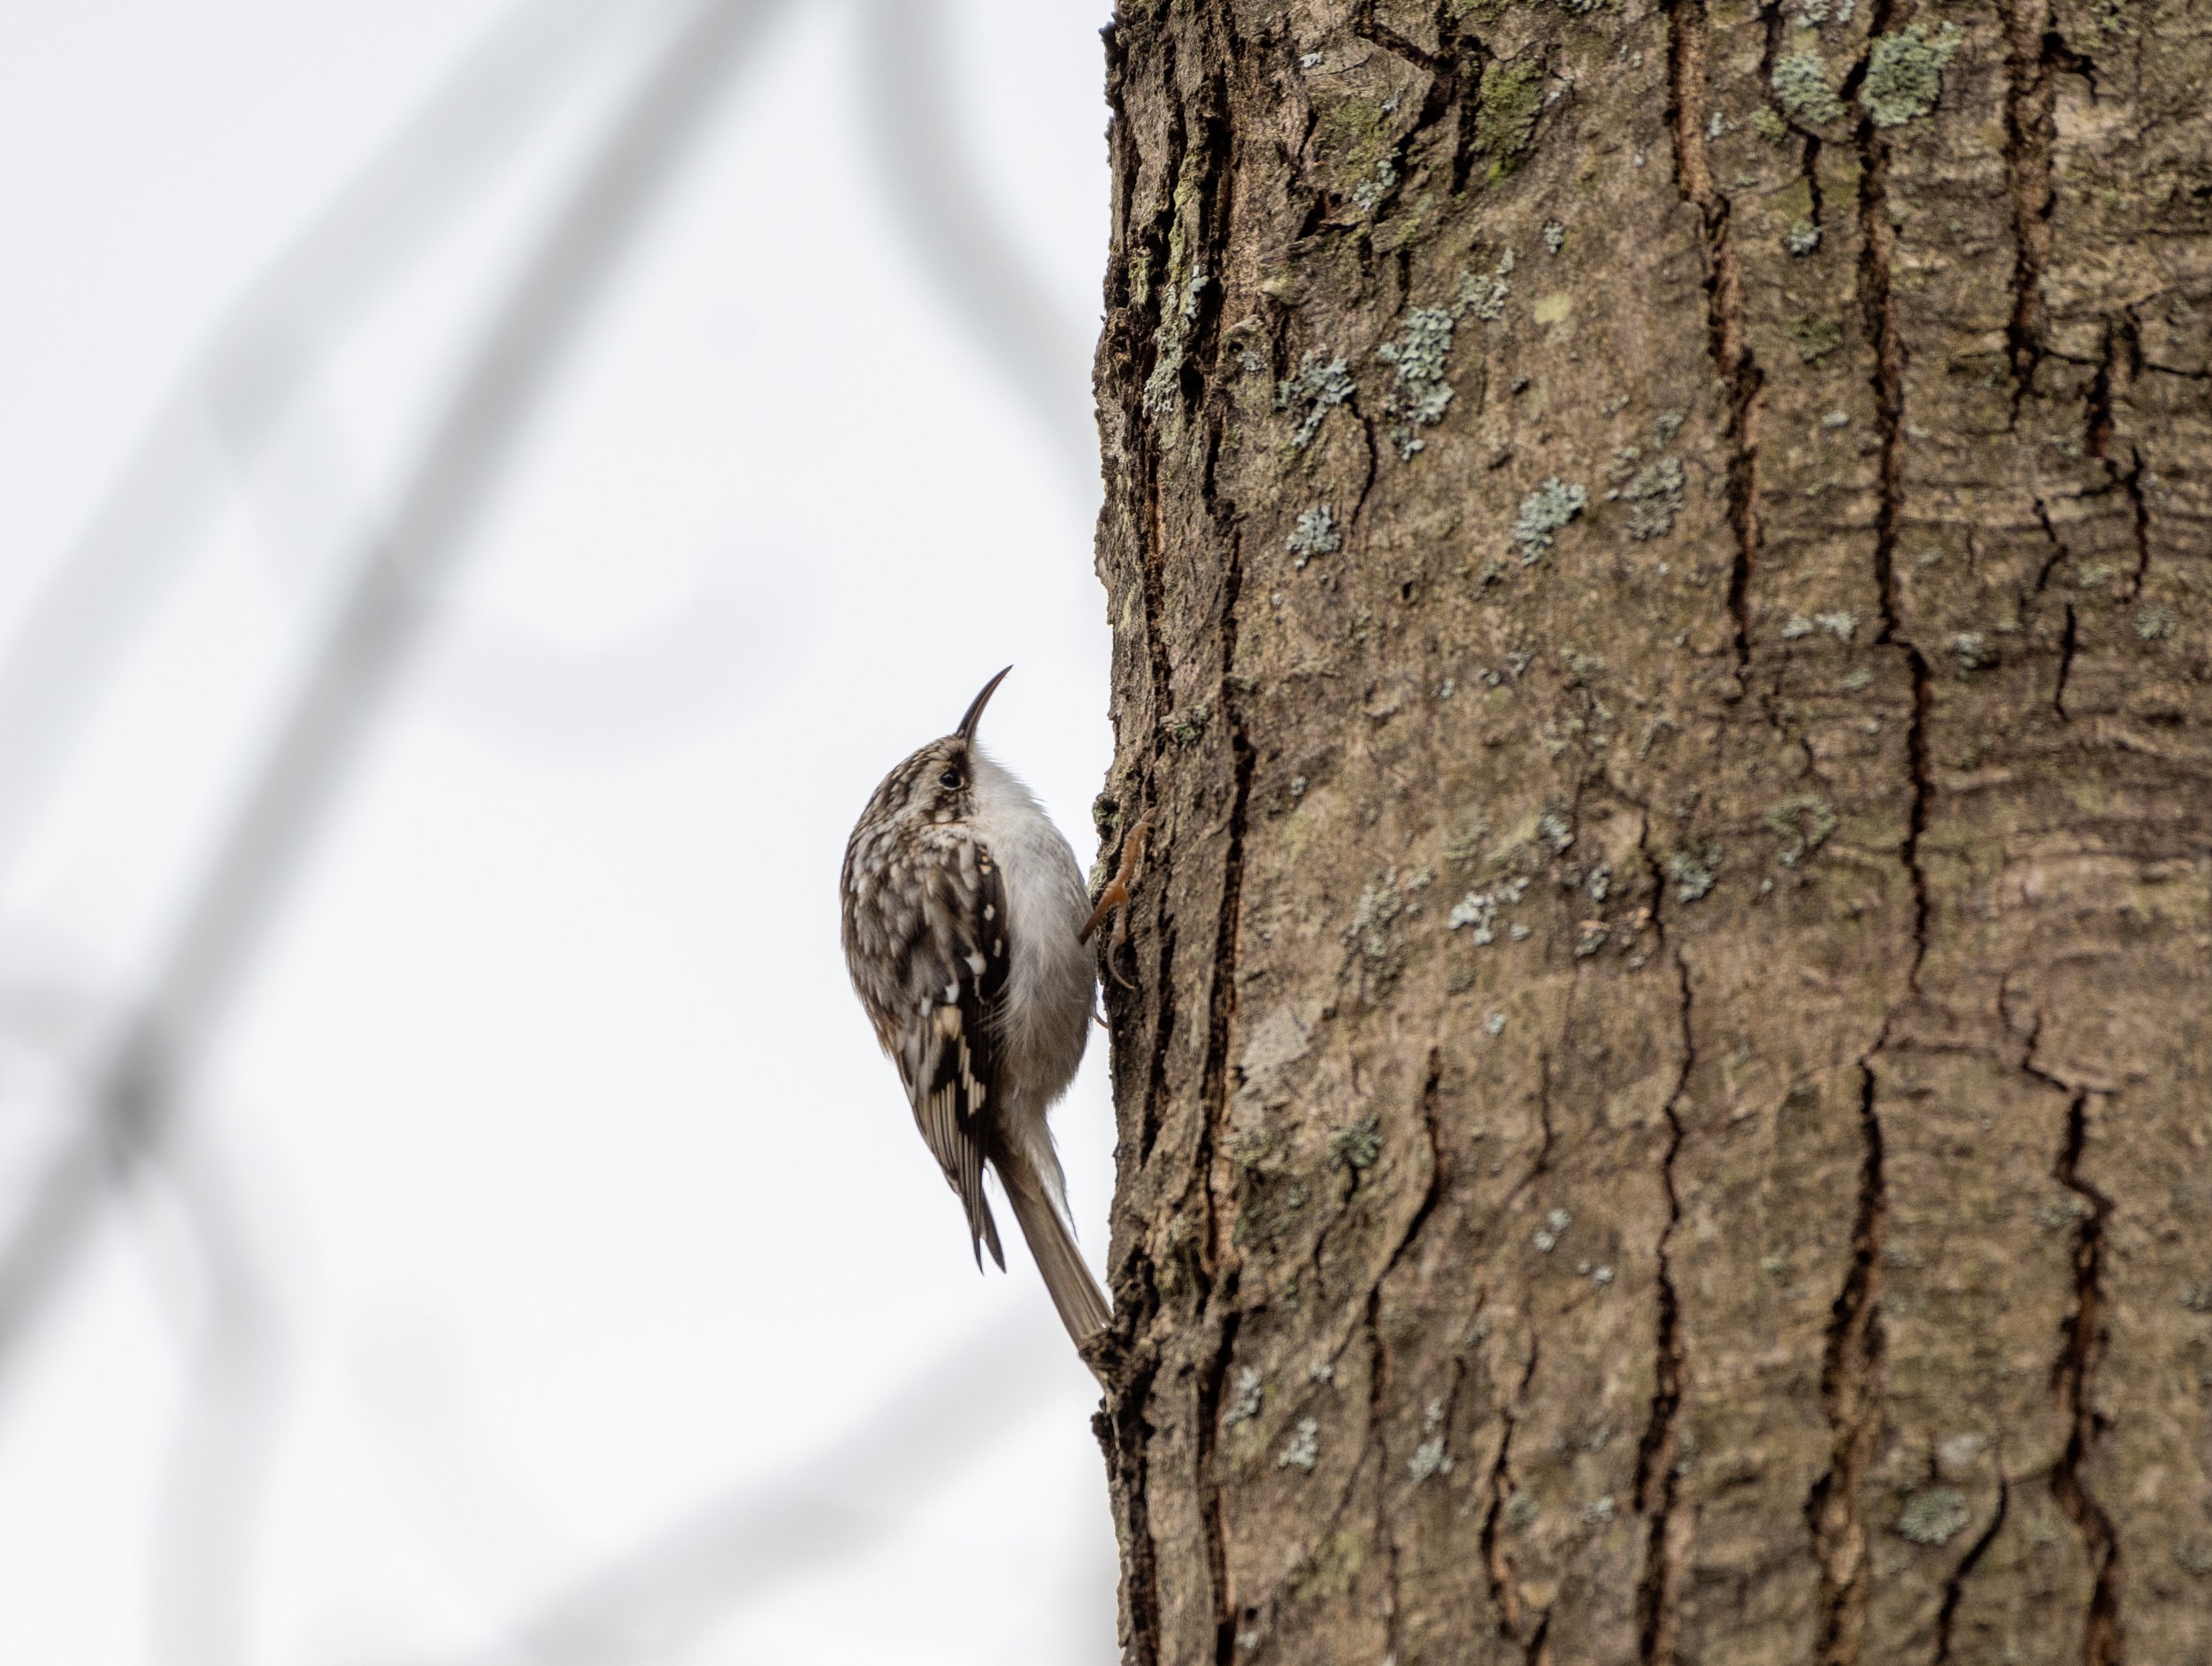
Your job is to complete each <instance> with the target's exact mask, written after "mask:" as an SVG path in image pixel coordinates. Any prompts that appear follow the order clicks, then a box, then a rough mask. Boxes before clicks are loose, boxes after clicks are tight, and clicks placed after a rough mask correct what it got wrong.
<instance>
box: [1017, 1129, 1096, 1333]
mask: <svg viewBox="0 0 2212 1666" xmlns="http://www.w3.org/2000/svg"><path fill="white" fill-rule="evenodd" d="M1038 1146H1041V1147H1042V1150H1041V1151H1040V1150H1037V1149H1035V1147H1038ZM993 1157H994V1162H993V1166H994V1167H995V1168H996V1169H997V1170H998V1176H999V1179H1000V1181H1001V1183H1002V1184H1003V1185H1004V1186H1005V1187H1006V1201H1007V1202H1009V1203H1010V1204H1012V1205H1013V1207H1014V1219H1015V1220H1016V1221H1017V1222H1018V1223H1019V1224H1020V1226H1021V1229H1022V1236H1023V1237H1024V1238H1025V1239H1026V1240H1028V1243H1029V1253H1030V1254H1031V1255H1033V1256H1034V1257H1035V1258H1036V1262H1037V1271H1039V1272H1041V1273H1042V1274H1043V1275H1044V1280H1045V1288H1046V1289H1047V1290H1048V1291H1049V1292H1050V1293H1051V1295H1052V1305H1053V1306H1054V1307H1056V1308H1057V1309H1059V1310H1060V1323H1061V1324H1064V1325H1066V1326H1067V1327H1068V1334H1069V1336H1071V1338H1073V1339H1074V1340H1075V1345H1076V1347H1078V1348H1080V1347H1083V1345H1084V1344H1085V1343H1087V1342H1088V1341H1090V1340H1091V1339H1092V1338H1094V1337H1095V1336H1096V1335H1097V1334H1098V1333H1099V1332H1101V1331H1103V1330H1104V1329H1105V1328H1106V1326H1107V1324H1108V1322H1109V1321H1110V1319H1111V1318H1112V1317H1113V1310H1112V1309H1111V1308H1110V1306H1108V1304H1107V1301H1106V1293H1105V1292H1104V1291H1103V1290H1102V1289H1100V1288H1099V1286H1098V1280H1097V1279H1095V1278H1093V1277H1092V1276H1091V1270H1090V1268H1089V1267H1088V1266H1087V1264H1086V1263H1085V1262H1084V1260H1083V1253H1082V1251H1080V1250H1079V1249H1078V1248H1076V1247H1075V1228H1074V1226H1073V1225H1071V1223H1070V1221H1069V1219H1068V1205H1067V1186H1066V1183H1065V1181H1064V1180H1063V1179H1062V1178H1061V1175H1060V1163H1059V1159H1058V1158H1057V1157H1056V1156H1055V1155H1053V1152H1052V1144H1051V1136H1050V1135H1049V1134H1048V1133H1046V1132H1044V1130H1043V1129H1041V1128H1040V1129H1039V1130H1038V1131H1037V1133H1036V1136H1035V1138H1034V1140H1008V1141H1005V1142H1003V1143H1002V1145H1001V1147H1000V1148H999V1149H998V1150H997V1151H996V1152H995V1153H994V1154H993Z"/></svg>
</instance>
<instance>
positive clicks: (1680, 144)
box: [1667, 0, 1766, 675]
mask: <svg viewBox="0 0 2212 1666" xmlns="http://www.w3.org/2000/svg"><path fill="white" fill-rule="evenodd" d="M1708 35H1709V20H1708V18H1707V14H1706V9H1705V0H1672V4H1670V5H1669V7H1668V8H1667V103H1668V110H1667V117H1668V126H1669V129H1670V131H1671V135H1672V140H1673V148H1674V175H1675V186H1676V189H1677V190H1678V192H1679V193H1680V195H1681V197H1682V200H1683V201H1684V202H1685V203H1688V204H1689V206H1690V207H1691V208H1692V209H1694V211H1696V213H1697V216H1698V224H1699V227H1700V230H1701V234H1702V238H1703V254H1704V262H1705V296H1706V344H1707V351H1708V353H1709V356H1710V357H1711V358H1712V361H1713V366H1714V368H1715V369H1716V370H1717V372H1719V374H1720V379H1721V382H1722V384H1723V386H1724V387H1725V388H1727V390H1728V414H1727V417H1726V418H1725V423H1724V438H1725V439H1726V441H1727V444H1728V520H1729V526H1730V527H1731V529H1732V531H1733V533H1734V534H1735V554H1734V557H1733V560H1732V563H1731V564H1730V568H1729V574H1728V611H1729V618H1731V619H1732V621H1733V623H1734V626H1735V655H1736V669H1737V672H1738V673H1739V675H1742V674H1744V673H1747V672H1748V671H1749V669H1750V665H1751V616H1750V589H1751V575H1752V572H1753V571H1754V569H1755V567H1756V566H1757V564H1758V560H1759V552H1760V545H1761V536H1762V534H1761V529H1760V521H1759V503H1758V488H1759V408H1760V399H1759V395H1760V391H1761V389H1762V388H1763V386H1764V385H1765V380H1766V378H1765V372H1763V371H1762V370H1761V369H1760V367H1759V363H1758V360H1757V359H1756V357H1754V355H1753V353H1752V351H1751V347H1750V343H1749V342H1748V340H1747V336H1746V333H1745V328H1744V311H1743V265H1742V262H1741V260H1740V257H1738V255H1737V252H1736V246H1735V242H1734V240H1733V238H1732V236H1731V235H1730V233H1729V226H1728V222H1729V208H1730V204H1729V199H1728V198H1727V197H1726V196H1724V195H1723V194H1722V193H1721V191H1720V190H1719V189H1718V188H1716V187H1715V185H1714V183H1713V173H1712V167H1711V165H1710V163H1709V159H1708V157H1707V155H1706V150H1705V125H1706V119H1707V109H1708V105H1709V102H1710V88H1709V85H1708V82H1707V71H1706V52H1707V45H1708Z"/></svg>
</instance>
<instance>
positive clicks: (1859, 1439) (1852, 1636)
mask: <svg viewBox="0 0 2212 1666" xmlns="http://www.w3.org/2000/svg"><path fill="white" fill-rule="evenodd" d="M1879 1050H1880V1044H1879V1043H1877V1045H1876V1048H1875V1049H1874V1052H1878V1051H1879ZM1873 1056H1874V1053H1873V1052H1870V1053H1869V1054H1868V1056H1867V1057H1866V1059H1864V1060H1862V1061H1861V1062H1860V1065H1859V1138H1860V1148H1861V1153H1862V1155H1861V1158H1860V1167H1859V1189H1858V1202H1857V1206H1856V1209H1855V1216H1854V1218H1853V1221H1852V1225H1851V1265H1850V1269H1849V1271H1847V1273H1846V1274H1845V1276H1844V1281H1843V1288H1842V1289H1841V1290H1840V1291H1839V1292H1838V1294H1837V1295H1836V1300H1835V1304H1834V1306H1833V1307H1832V1309H1830V1316H1829V1323H1828V1338H1827V1342H1826V1346H1825V1347H1824V1351H1823V1355H1822V1360H1821V1372H1820V1397H1821V1401H1822V1404H1823V1405H1824V1408H1825V1409H1826V1411H1827V1415H1828V1427H1829V1431H1830V1434H1831V1437H1832V1440H1831V1446H1830V1450H1829V1461H1828V1468H1827V1470H1825V1471H1824V1473H1823V1474H1822V1475H1821V1477H1820V1478H1819V1479H1818V1480H1816V1481H1815V1482H1814V1483H1813V1488H1812V1492H1811V1493H1810V1494H1809V1496H1808V1498H1807V1499H1806V1501H1805V1516H1806V1521H1807V1524H1809V1526H1810V1528H1811V1530H1812V1536H1813V1547H1814V1554H1815V1556H1816V1559H1817V1560H1818V1562H1819V1563H1820V1625H1819V1631H1818V1633H1817V1636H1816V1643H1815V1654H1814V1659H1815V1661H1816V1662H1817V1666H1855V1663H1856V1662H1857V1661H1858V1659H1859V1649H1860V1645H1861V1643H1862V1642H1863V1639H1864V1637H1865V1631H1866V1520H1865V1515H1864V1512H1863V1509H1862V1506H1861V1503H1860V1498H1859V1493H1860V1486H1861V1482H1862V1481H1863V1478H1864V1476H1865V1473H1866V1466H1867V1462H1868V1460H1869V1458H1870V1456H1871V1455H1872V1448H1873V1445H1874V1437H1875V1434H1876V1432H1877V1431H1878V1427H1879V1424H1880V1405H1879V1395H1880V1386H1879V1381H1878V1378H1879V1373H1880V1369H1881V1360H1882V1327H1881V1317H1880V1309H1878V1307H1877V1306H1876V1298H1877V1296H1878V1294H1879V1292H1878V1288H1877V1286H1878V1272H1879V1268H1880V1257H1881V1240H1882V1227H1883V1216H1884V1212H1885V1209H1886V1193H1885V1190H1884V1185H1883V1176H1882V1125H1881V1121H1880V1118H1879V1117H1877V1115H1876V1114H1875V1109H1874V1098H1875V1079H1874V1069H1873V1065H1872V1063H1871V1060H1872V1058H1873Z"/></svg>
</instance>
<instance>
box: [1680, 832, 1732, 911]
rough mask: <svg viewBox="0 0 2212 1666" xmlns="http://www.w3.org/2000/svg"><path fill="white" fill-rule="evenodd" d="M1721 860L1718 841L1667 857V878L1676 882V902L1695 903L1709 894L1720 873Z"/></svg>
mask: <svg viewBox="0 0 2212 1666" xmlns="http://www.w3.org/2000/svg"><path fill="white" fill-rule="evenodd" d="M1720 859H1721V848H1720V841H1718V840H1717V839H1712V840H1708V841H1706V842H1705V845H1704V847H1703V848H1701V849H1697V850H1677V851H1673V852H1671V854H1670V855H1669V856H1668V857H1667V877H1668V878H1669V879H1672V880H1673V881H1674V896H1675V901H1677V902H1696V901H1698V899H1699V898H1701V897H1703V896H1705V895H1707V894H1709V893H1710V892H1711V890H1712V888H1713V880H1714V878H1715V876H1716V875H1717V873H1718V872H1719V871H1720Z"/></svg>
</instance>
